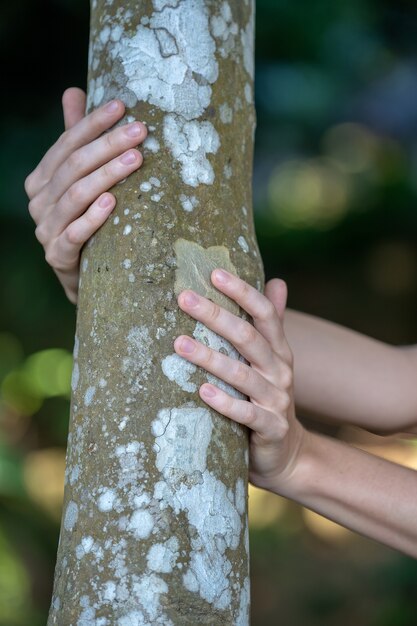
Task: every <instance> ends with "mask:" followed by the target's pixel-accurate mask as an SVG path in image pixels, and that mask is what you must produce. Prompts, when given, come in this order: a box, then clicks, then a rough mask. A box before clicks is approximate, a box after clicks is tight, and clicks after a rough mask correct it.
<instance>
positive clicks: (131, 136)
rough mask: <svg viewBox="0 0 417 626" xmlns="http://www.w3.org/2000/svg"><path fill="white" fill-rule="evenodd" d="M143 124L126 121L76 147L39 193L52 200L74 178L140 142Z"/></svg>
mask: <svg viewBox="0 0 417 626" xmlns="http://www.w3.org/2000/svg"><path fill="white" fill-rule="evenodd" d="M146 134H147V130H146V126H145V125H144V124H142V123H141V122H132V123H131V124H125V125H123V126H121V127H118V128H116V129H115V130H113V131H111V132H109V133H105V134H104V135H102V136H101V137H99V138H98V139H95V140H94V141H92V142H91V143H90V144H88V145H86V146H82V147H81V148H78V150H76V151H75V152H73V153H72V154H71V155H70V156H69V157H68V159H67V160H66V161H64V163H63V164H62V165H61V166H60V167H59V169H58V170H57V171H56V173H55V175H54V177H53V179H52V180H51V182H50V183H49V184H48V185H45V187H44V188H43V189H42V191H41V192H40V194H39V195H40V198H42V196H43V197H44V198H45V199H47V200H48V202H50V203H55V202H57V201H58V200H59V198H60V197H61V196H62V195H63V194H64V193H65V191H66V190H67V189H68V188H69V187H70V186H71V185H72V184H73V183H75V182H76V181H77V180H79V179H80V178H82V177H84V176H86V175H87V174H90V173H91V172H93V171H94V170H96V169H98V168H99V167H100V166H101V165H104V164H105V163H107V162H108V161H110V160H111V159H113V158H115V157H117V156H118V155H121V154H122V153H123V152H125V151H126V150H128V148H133V147H134V146H137V145H138V144H140V143H141V142H142V141H143V140H144V139H145V137H146Z"/></svg>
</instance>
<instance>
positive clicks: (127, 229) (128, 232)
mask: <svg viewBox="0 0 417 626" xmlns="http://www.w3.org/2000/svg"><path fill="white" fill-rule="evenodd" d="M131 232H132V227H131V225H130V224H126V226H125V227H124V229H123V234H124V235H129V234H130V233H131Z"/></svg>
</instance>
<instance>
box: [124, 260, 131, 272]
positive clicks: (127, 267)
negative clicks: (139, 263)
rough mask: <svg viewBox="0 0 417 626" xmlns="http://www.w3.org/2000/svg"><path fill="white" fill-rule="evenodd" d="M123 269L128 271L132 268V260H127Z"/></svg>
mask: <svg viewBox="0 0 417 626" xmlns="http://www.w3.org/2000/svg"><path fill="white" fill-rule="evenodd" d="M123 267H124V268H125V270H128V269H130V268H131V267H132V261H131V260H130V259H125V260H124V261H123Z"/></svg>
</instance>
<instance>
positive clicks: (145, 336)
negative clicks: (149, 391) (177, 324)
mask: <svg viewBox="0 0 417 626" xmlns="http://www.w3.org/2000/svg"><path fill="white" fill-rule="evenodd" d="M152 345H153V339H152V338H151V337H150V335H149V329H148V328H147V326H133V327H132V328H131V329H130V330H129V332H128V334H127V336H126V350H127V356H125V357H124V358H123V360H122V371H123V373H128V374H129V376H130V378H129V383H130V384H131V388H130V392H131V393H132V394H134V393H136V392H137V391H139V390H140V389H141V387H140V382H141V381H143V380H146V379H147V378H148V376H149V373H150V371H151V367H152Z"/></svg>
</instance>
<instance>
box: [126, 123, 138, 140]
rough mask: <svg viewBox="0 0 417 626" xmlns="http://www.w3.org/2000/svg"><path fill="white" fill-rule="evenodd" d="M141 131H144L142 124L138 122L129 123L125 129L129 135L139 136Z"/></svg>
mask: <svg viewBox="0 0 417 626" xmlns="http://www.w3.org/2000/svg"><path fill="white" fill-rule="evenodd" d="M141 132H142V127H141V125H140V124H138V122H133V123H132V124H129V126H126V129H125V133H126V135H128V136H129V137H139V135H140V134H141Z"/></svg>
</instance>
